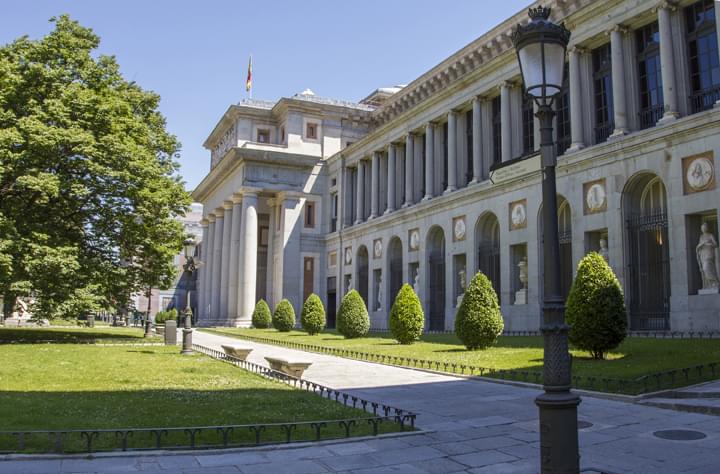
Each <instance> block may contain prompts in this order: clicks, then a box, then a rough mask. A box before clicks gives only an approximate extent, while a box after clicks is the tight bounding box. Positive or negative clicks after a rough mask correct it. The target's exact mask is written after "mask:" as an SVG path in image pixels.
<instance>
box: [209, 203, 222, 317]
mask: <svg viewBox="0 0 720 474" xmlns="http://www.w3.org/2000/svg"><path fill="white" fill-rule="evenodd" d="M224 216H225V210H224V209H223V208H218V209H215V235H214V236H213V264H212V280H211V281H212V283H211V285H210V290H211V291H212V299H211V300H210V320H211V321H218V320H220V317H221V312H222V310H221V306H220V285H221V283H222V279H221V277H220V275H221V274H222V237H223V221H224Z"/></svg>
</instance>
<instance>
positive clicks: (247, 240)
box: [237, 190, 258, 326]
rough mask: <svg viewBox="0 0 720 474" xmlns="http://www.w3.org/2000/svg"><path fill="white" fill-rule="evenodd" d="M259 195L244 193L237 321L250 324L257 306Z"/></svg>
mask: <svg viewBox="0 0 720 474" xmlns="http://www.w3.org/2000/svg"><path fill="white" fill-rule="evenodd" d="M257 203H258V195H257V192H256V191H248V190H245V191H243V193H242V226H241V229H240V241H241V242H242V250H241V259H240V289H241V293H240V311H239V314H238V320H237V322H238V323H239V324H241V325H248V326H249V325H250V323H251V320H252V312H253V309H254V308H255V288H256V285H257V282H256V278H257V246H258V216H257Z"/></svg>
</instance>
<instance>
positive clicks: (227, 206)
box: [223, 200, 233, 211]
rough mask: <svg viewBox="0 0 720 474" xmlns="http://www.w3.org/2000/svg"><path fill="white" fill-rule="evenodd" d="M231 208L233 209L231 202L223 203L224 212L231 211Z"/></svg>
mask: <svg viewBox="0 0 720 474" xmlns="http://www.w3.org/2000/svg"><path fill="white" fill-rule="evenodd" d="M232 207H233V201H231V200H228V201H223V209H225V210H226V211H229V210H231V209H232Z"/></svg>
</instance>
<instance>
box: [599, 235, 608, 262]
mask: <svg viewBox="0 0 720 474" xmlns="http://www.w3.org/2000/svg"><path fill="white" fill-rule="evenodd" d="M598 253H599V254H600V255H601V256H602V258H604V259H605V261H606V262H610V257H609V255H608V243H607V240H606V239H600V250H598Z"/></svg>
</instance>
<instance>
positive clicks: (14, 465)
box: [0, 460, 62, 474]
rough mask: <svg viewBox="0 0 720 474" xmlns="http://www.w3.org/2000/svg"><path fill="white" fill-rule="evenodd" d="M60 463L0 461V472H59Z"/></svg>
mask: <svg viewBox="0 0 720 474" xmlns="http://www.w3.org/2000/svg"><path fill="white" fill-rule="evenodd" d="M61 468H62V461H60V460H37V461H30V460H27V461H0V472H7V473H18V474H46V473H53V474H54V473H56V472H60V470H61Z"/></svg>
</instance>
